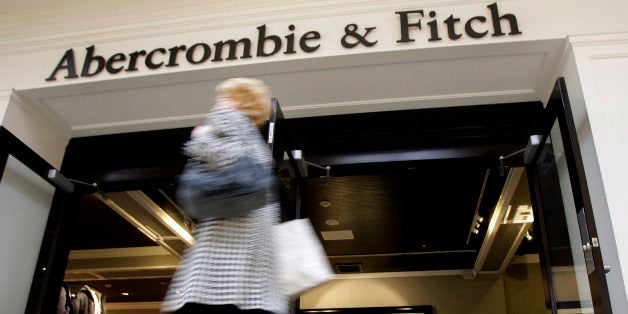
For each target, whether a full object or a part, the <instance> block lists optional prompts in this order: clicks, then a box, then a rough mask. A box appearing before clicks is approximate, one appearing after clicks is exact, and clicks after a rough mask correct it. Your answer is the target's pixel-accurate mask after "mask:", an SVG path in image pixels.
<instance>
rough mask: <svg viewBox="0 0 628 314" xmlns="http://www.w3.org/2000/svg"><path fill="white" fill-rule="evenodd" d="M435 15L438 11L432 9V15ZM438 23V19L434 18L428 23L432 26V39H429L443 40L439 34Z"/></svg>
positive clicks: (432, 16)
mask: <svg viewBox="0 0 628 314" xmlns="http://www.w3.org/2000/svg"><path fill="white" fill-rule="evenodd" d="M435 16H436V12H434V11H430V17H431V18H434V17H435ZM436 23H438V21H437V20H432V21H429V22H428V23H427V25H429V26H430V39H428V41H437V40H442V38H440V36H438V24H436Z"/></svg>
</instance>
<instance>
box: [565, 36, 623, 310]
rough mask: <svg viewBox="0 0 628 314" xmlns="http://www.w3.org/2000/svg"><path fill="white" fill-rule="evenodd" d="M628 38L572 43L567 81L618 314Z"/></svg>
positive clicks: (587, 38) (578, 39)
mask: <svg viewBox="0 0 628 314" xmlns="http://www.w3.org/2000/svg"><path fill="white" fill-rule="evenodd" d="M627 41H628V34H625V33H623V34H622V33H620V34H613V35H606V36H596V37H590V36H584V37H572V38H570V42H571V45H570V46H569V47H568V50H567V52H566V53H567V54H566V58H565V62H564V65H563V67H562V71H561V73H560V76H563V77H565V83H566V85H567V91H568V93H569V99H570V103H571V106H572V110H573V114H574V121H575V124H576V129H577V133H578V141H579V144H580V148H581V150H582V158H583V163H584V168H585V175H586V178H587V184H588V186H589V192H590V196H591V201H592V205H593V210H594V216H595V220H596V225H597V231H598V235H599V240H600V249H601V251H602V257H603V260H604V263H605V266H609V267H610V268H611V271H610V272H609V273H608V274H607V275H606V279H607V283H608V291H609V294H610V297H611V303H612V307H613V310H614V311H619V312H623V311H626V309H628V300H627V298H626V295H627V294H628V290H627V287H626V282H628V274H627V273H626V271H625V270H626V269H628V231H627V229H626V228H625V226H626V225H627V224H628V205H627V204H626V201H627V200H628V199H627V198H628V197H627V195H626V193H627V191H628V181H627V177H628V168H627V167H626V166H625V165H623V164H622V161H623V160H627V158H628V150H626V147H628V140H627V139H626V138H625V136H622V134H628V125H627V124H626V123H625V121H623V117H626V116H628V111H627V108H628V107H626V106H625V104H626V102H627V101H628V85H627V81H626V79H625V73H626V71H628V58H627V57H626V55H627V53H628V44H627Z"/></svg>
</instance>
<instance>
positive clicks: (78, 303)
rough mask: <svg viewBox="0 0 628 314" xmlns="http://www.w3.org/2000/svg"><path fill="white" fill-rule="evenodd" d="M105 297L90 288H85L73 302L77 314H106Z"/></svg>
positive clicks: (77, 294)
mask: <svg viewBox="0 0 628 314" xmlns="http://www.w3.org/2000/svg"><path fill="white" fill-rule="evenodd" d="M104 297H105V296H104V295H103V294H102V293H101V292H99V291H97V290H96V289H94V288H92V287H90V286H87V285H86V286H83V287H82V288H81V289H80V290H79V292H78V293H76V296H75V297H74V300H73V302H72V304H73V306H74V312H75V313H77V314H105V313H106V310H105V302H104V299H105V298H104Z"/></svg>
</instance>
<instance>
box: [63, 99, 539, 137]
mask: <svg viewBox="0 0 628 314" xmlns="http://www.w3.org/2000/svg"><path fill="white" fill-rule="evenodd" d="M538 100H539V98H538V95H537V94H536V93H535V92H534V90H532V89H523V90H506V91H494V92H481V93H464V94H449V95H432V96H419V97H404V98H388V99H375V100H365V101H351V102H337V103H327V104H313V105H303V106H287V107H282V111H283V113H284V115H285V117H286V118H288V119H289V118H302V117H309V116H319V115H335V114H347V113H359V112H375V111H392V110H405V109H419V108H444V107H455V106H472V105H486V104H498V103H506V102H526V101H538ZM206 117H207V116H206V114H198V115H188V116H180V117H166V118H155V119H146V120H130V121H121V122H114V123H101V124H90V125H82V126H75V127H72V136H73V137H84V136H92V135H99V134H115V133H126V132H138V131H149V130H158V129H168V128H183V127H191V126H195V125H198V124H200V123H201V122H202V121H204V120H205V118H206Z"/></svg>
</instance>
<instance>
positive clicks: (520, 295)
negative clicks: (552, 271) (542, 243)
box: [503, 263, 546, 314]
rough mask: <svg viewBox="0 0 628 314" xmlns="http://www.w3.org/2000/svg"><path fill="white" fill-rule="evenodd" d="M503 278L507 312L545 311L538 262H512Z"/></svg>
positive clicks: (516, 313)
mask: <svg viewBox="0 0 628 314" xmlns="http://www.w3.org/2000/svg"><path fill="white" fill-rule="evenodd" d="M503 278H504V291H505V296H506V308H507V310H508V311H507V313H508V314H529V313H545V311H546V310H545V292H544V289H543V286H544V285H543V278H542V277H541V265H540V264H532V263H525V264H512V265H510V266H509V267H508V268H507V269H506V272H505V273H504V276H503Z"/></svg>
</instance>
